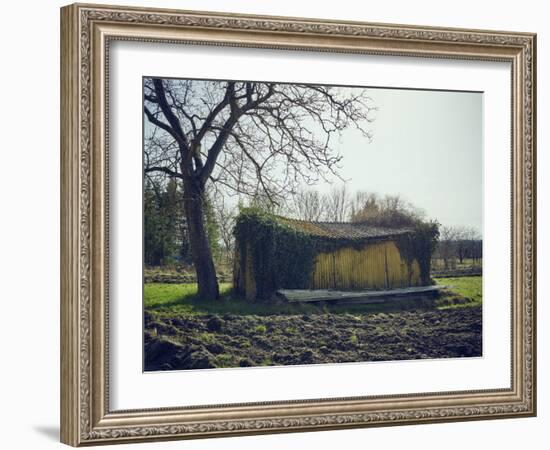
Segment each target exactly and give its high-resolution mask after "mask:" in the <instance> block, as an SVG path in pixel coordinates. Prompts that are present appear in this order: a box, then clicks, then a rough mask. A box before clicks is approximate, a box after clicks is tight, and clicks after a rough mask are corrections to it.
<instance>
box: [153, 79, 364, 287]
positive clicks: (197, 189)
mask: <svg viewBox="0 0 550 450" xmlns="http://www.w3.org/2000/svg"><path fill="white" fill-rule="evenodd" d="M373 109H374V108H373V106H372V102H371V99H370V98H369V97H368V96H367V94H366V91H365V89H352V88H339V87H329V86H317V85H303V84H278V83H258V82H236V81H197V80H175V79H170V80H168V79H160V78H146V79H145V80H144V114H145V116H146V118H147V120H148V122H149V124H150V125H149V126H146V128H145V158H144V159H145V172H146V173H153V172H155V173H159V174H162V175H164V176H166V177H169V178H174V179H177V180H179V181H180V182H181V184H182V186H183V193H184V211H185V216H186V221H187V225H188V233H189V242H190V247H191V254H192V258H193V263H194V266H195V270H196V273H197V282H198V295H199V296H200V297H203V298H217V297H218V296H219V288H218V284H217V280H216V272H215V267H214V263H213V260H212V252H211V249H210V247H209V243H208V238H207V233H206V230H205V224H204V193H205V189H206V186H207V184H209V183H215V184H218V185H221V186H224V188H225V189H227V190H228V191H232V192H234V193H238V194H245V195H255V194H257V193H258V192H261V193H262V195H264V196H265V197H266V198H267V199H268V201H269V202H270V203H273V204H277V203H278V202H280V201H281V199H284V198H285V196H287V195H288V193H289V192H293V191H295V190H296V188H297V186H299V185H300V184H302V183H306V184H311V183H314V182H316V181H318V180H319V179H326V177H327V175H328V174H337V169H338V163H339V162H340V161H341V158H342V157H341V155H339V154H338V153H337V152H335V151H334V150H333V148H332V140H333V136H334V135H338V134H339V133H340V132H341V131H342V130H344V129H346V128H348V127H351V126H355V127H356V128H357V129H358V130H359V131H360V132H361V133H362V135H363V136H364V137H365V138H368V139H370V134H369V132H368V131H367V130H366V128H365V127H366V124H367V123H368V122H370V121H371V120H372V118H371V116H370V112H371V111H372V110H373Z"/></svg>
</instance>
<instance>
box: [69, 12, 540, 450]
mask: <svg viewBox="0 0 550 450" xmlns="http://www.w3.org/2000/svg"><path fill="white" fill-rule="evenodd" d="M535 58H536V36H535V35H534V34H531V33H517V32H504V31H486V30H466V29H446V28H433V27H421V26H408V25H407V26H405V25H385V24H372V23H360V22H335V21H327V20H315V19H301V18H284V17H264V16H262V17H260V16H248V15H239V14H227V13H223V14H222V13H211V12H195V11H174V10H161V9H160V10H159V9H143V8H130V7H115V6H97V5H82V4H75V5H70V6H66V7H64V8H62V9H61V91H62V98H61V177H62V179H61V185H62V192H61V205H62V210H61V226H62V230H61V233H62V247H61V263H62V268H61V269H62V270H61V274H62V276H61V440H62V442H64V443H66V444H69V445H73V446H80V445H90V444H108V443H122V442H137V441H146V440H161V439H191V438H199V437H216V436H230V435H243V434H260V433H276V432H297V431H314V430H326V429H337V428H346V427H347V428H350V427H367V426H386V425H400V424H421V423H430V422H444V421H459V420H477V419H496V418H505V417H529V416H533V415H535V414H536V366H535V365H536V351H535V350H536V349H535V342H536V339H535V330H536V316H535V312H536V311H535V298H536V295H535V285H536V284H535V277H536V270H535V261H536V257H535V256H536V211H535V198H536V190H535V188H536V186H535V170H536V158H535V145H536V128H535V127H536V122H535V86H536V70H535V69H536V60H535Z"/></svg>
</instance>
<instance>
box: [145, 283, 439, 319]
mask: <svg viewBox="0 0 550 450" xmlns="http://www.w3.org/2000/svg"><path fill="white" fill-rule="evenodd" d="M191 286H192V285H171V286H170V285H162V284H155V283H151V284H147V285H146V289H145V309H146V311H148V312H150V313H153V312H156V313H159V314H166V315H178V314H218V315H223V314H236V315H241V316H243V315H244V316H246V315H256V316H267V315H293V314H296V315H300V314H368V313H382V312H383V313H392V312H400V311H407V310H411V311H412V310H419V309H420V310H430V309H435V308H436V307H437V304H436V300H435V299H433V298H406V299H394V300H391V301H390V302H388V303H374V304H355V305H351V304H345V305H343V304H340V305H335V304H331V303H330V302H314V303H289V302H287V301H286V300H283V299H278V298H276V299H271V300H266V301H261V300H258V301H255V302H250V301H247V300H245V299H243V298H240V297H239V296H237V295H235V293H234V292H233V290H232V289H231V288H230V287H229V286H224V287H222V289H221V296H220V299H218V300H212V299H201V298H199V297H197V294H196V288H195V289H193V288H190V287H191Z"/></svg>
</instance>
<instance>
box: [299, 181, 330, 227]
mask: <svg viewBox="0 0 550 450" xmlns="http://www.w3.org/2000/svg"><path fill="white" fill-rule="evenodd" d="M292 209H293V210H294V215H295V216H296V218H298V219H301V220H308V221H313V222H318V221H321V220H323V219H324V218H325V215H326V199H325V198H324V196H323V195H321V194H320V193H319V191H317V190H314V189H307V190H300V191H298V192H297V193H296V194H295V195H294V196H293V197H292Z"/></svg>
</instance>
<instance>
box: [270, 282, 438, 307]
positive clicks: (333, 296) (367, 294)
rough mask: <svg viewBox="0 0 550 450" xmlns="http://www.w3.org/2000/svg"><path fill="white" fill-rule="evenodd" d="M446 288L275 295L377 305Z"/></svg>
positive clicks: (307, 291) (292, 291)
mask: <svg viewBox="0 0 550 450" xmlns="http://www.w3.org/2000/svg"><path fill="white" fill-rule="evenodd" d="M446 287H447V286H439V285H434V286H415V287H408V288H400V289H384V290H378V291H372V290H368V291H333V290H329V289H315V290H310V289H279V290H278V291H277V293H278V294H279V295H281V296H282V297H284V298H285V299H286V300H288V301H289V302H323V301H341V300H346V301H347V300H357V301H359V300H361V303H364V302H365V301H367V302H372V303H379V302H383V301H385V299H387V298H390V297H392V298H393V297H404V296H409V295H411V296H412V295H418V294H424V293H435V292H437V291H439V290H441V289H445V288H446Z"/></svg>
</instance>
